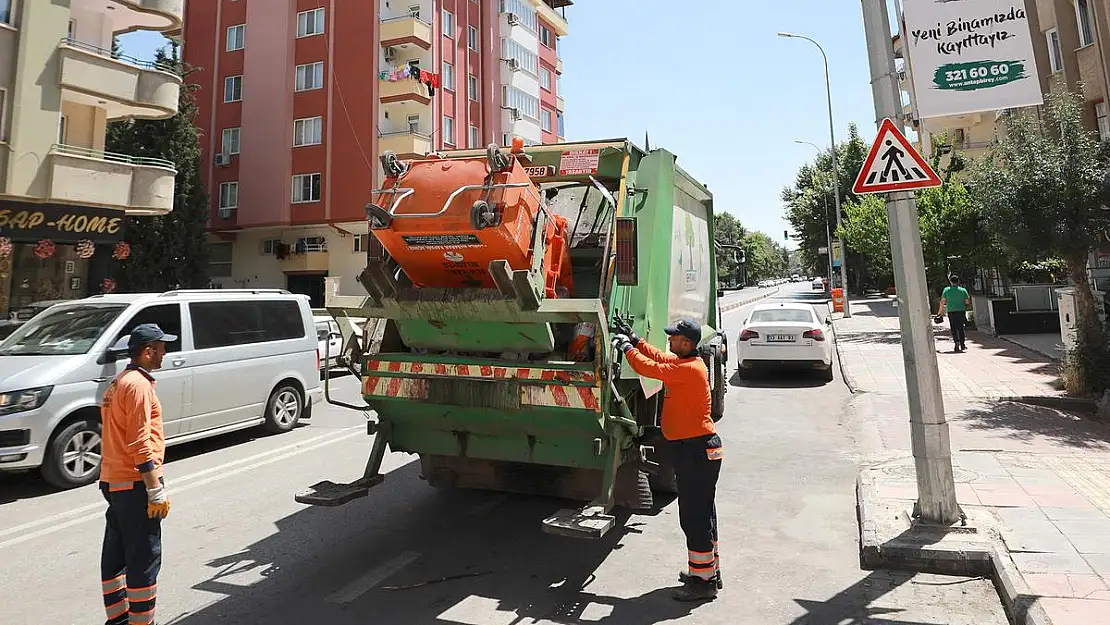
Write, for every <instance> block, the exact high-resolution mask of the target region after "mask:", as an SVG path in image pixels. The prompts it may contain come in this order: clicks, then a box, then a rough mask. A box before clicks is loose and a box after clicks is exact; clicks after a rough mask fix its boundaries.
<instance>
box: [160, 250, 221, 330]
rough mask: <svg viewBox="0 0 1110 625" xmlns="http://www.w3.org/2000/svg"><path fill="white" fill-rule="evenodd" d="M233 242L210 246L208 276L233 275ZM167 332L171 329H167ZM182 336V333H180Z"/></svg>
mask: <svg viewBox="0 0 1110 625" xmlns="http://www.w3.org/2000/svg"><path fill="white" fill-rule="evenodd" d="M232 245H233V244H232V243H213V244H211V245H209V246H208V277H209V278H230V277H231V250H232ZM166 331H167V332H168V331H169V330H166ZM178 336H180V335H178Z"/></svg>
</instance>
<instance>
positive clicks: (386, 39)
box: [381, 16, 432, 50]
mask: <svg viewBox="0 0 1110 625" xmlns="http://www.w3.org/2000/svg"><path fill="white" fill-rule="evenodd" d="M381 42H382V46H383V47H385V46H389V47H396V46H408V45H413V46H419V47H421V48H423V49H425V50H431V49H432V25H431V24H429V23H427V22H425V21H423V20H421V19H419V18H416V17H411V16H406V17H391V18H386V19H383V20H382V25H381Z"/></svg>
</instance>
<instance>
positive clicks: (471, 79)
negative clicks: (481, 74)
mask: <svg viewBox="0 0 1110 625" xmlns="http://www.w3.org/2000/svg"><path fill="white" fill-rule="evenodd" d="M466 95H467V97H469V98H470V99H471V101H473V102H477V101H478V77H477V76H475V75H474V74H471V75H469V76H467V77H466Z"/></svg>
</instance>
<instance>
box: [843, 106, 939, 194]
mask: <svg viewBox="0 0 1110 625" xmlns="http://www.w3.org/2000/svg"><path fill="white" fill-rule="evenodd" d="M941 184H942V183H941V180H940V176H938V175H937V172H935V171H933V168H932V167H929V164H928V163H926V162H925V159H923V158H921V154H919V153H918V151H917V150H916V149H914V147H913V145H912V144H910V142H909V140H908V139H906V136H905V135H904V134H902V132H901V131H900V130H898V127H897V126H895V125H894V122H892V121H890V119H884V120H883V123H882V125H881V126H880V127H879V134H878V136H876V137H875V143H874V144H872V146H871V151H870V152H868V154H867V160H865V161H864V162H863V169H861V170H860V172H859V177H858V178H856V184H855V186H854V187H852V193H855V194H856V195H864V194H867V193H888V192H891V191H913V190H914V189H927V188H929V187H939V186H941Z"/></svg>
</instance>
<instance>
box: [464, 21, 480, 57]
mask: <svg viewBox="0 0 1110 625" xmlns="http://www.w3.org/2000/svg"><path fill="white" fill-rule="evenodd" d="M466 47H468V48H470V49H471V50H474V51H477V50H478V29H477V28H474V27H473V26H467V27H466Z"/></svg>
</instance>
